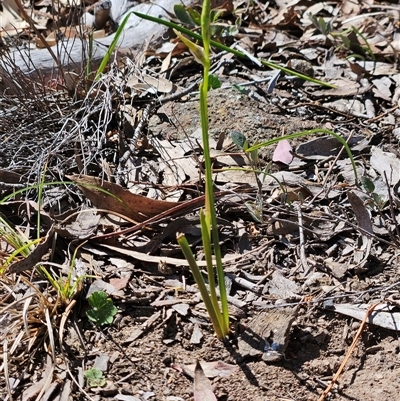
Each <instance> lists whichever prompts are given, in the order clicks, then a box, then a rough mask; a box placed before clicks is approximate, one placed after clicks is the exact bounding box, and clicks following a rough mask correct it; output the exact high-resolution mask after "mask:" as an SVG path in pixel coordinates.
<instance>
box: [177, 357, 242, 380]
mask: <svg viewBox="0 0 400 401" xmlns="http://www.w3.org/2000/svg"><path fill="white" fill-rule="evenodd" d="M201 366H202V369H203V371H204V374H205V375H206V377H208V378H210V379H211V378H214V377H217V376H219V377H228V376H230V375H231V374H233V373H235V372H236V371H237V370H238V367H237V366H236V365H230V364H229V363H225V362H222V361H216V362H201ZM172 367H173V368H174V369H175V370H177V371H178V372H182V373H184V374H185V375H186V376H189V377H192V378H194V377H195V368H196V365H195V364H192V365H178V364H173V365H172Z"/></svg>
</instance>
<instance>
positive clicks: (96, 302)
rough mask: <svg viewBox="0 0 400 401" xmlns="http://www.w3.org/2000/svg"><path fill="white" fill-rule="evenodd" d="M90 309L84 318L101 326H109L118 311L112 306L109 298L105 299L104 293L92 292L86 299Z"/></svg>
mask: <svg viewBox="0 0 400 401" xmlns="http://www.w3.org/2000/svg"><path fill="white" fill-rule="evenodd" d="M88 301H89V304H90V306H91V309H89V310H88V311H87V312H86V316H87V317H88V319H89V320H90V321H92V322H93V323H95V324H97V325H98V326H103V325H105V324H111V323H112V322H113V320H114V316H115V315H116V314H117V312H118V309H117V308H116V307H115V306H114V304H113V301H112V299H111V298H108V297H107V294H106V293H105V292H104V291H96V292H93V293H92V294H91V295H90V297H89V298H88Z"/></svg>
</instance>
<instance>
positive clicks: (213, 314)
mask: <svg viewBox="0 0 400 401" xmlns="http://www.w3.org/2000/svg"><path fill="white" fill-rule="evenodd" d="M176 239H177V241H178V244H179V246H180V247H181V249H182V253H183V255H184V256H185V258H186V260H187V261H188V263H189V266H190V270H191V271H192V274H193V277H194V279H195V281H196V283H197V286H198V287H199V291H200V294H201V297H202V299H203V302H204V304H205V306H206V309H207V312H208V314H209V316H210V318H211V321H212V323H213V327H214V330H215V334H216V335H217V337H218V339H222V338H224V336H225V335H224V332H223V330H222V327H221V323H220V321H221V319H219V318H218V313H219V308H218V309H214V307H213V304H212V301H211V298H210V295H209V293H208V290H207V287H206V283H205V282H204V278H203V276H202V274H201V271H200V268H199V266H198V265H197V262H196V259H195V258H194V256H193V253H192V250H191V249H190V245H189V243H188V241H187V239H186V237H185V235H184V234H180V233H178V234H177V237H176Z"/></svg>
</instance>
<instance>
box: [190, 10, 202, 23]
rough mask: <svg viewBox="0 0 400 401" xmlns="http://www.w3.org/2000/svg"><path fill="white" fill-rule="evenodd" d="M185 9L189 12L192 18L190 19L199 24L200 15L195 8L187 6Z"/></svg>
mask: <svg viewBox="0 0 400 401" xmlns="http://www.w3.org/2000/svg"><path fill="white" fill-rule="evenodd" d="M187 11H188V13H189V15H190V18H191V19H192V21H193V22H194V23H195V24H196V25H197V26H200V24H201V15H200V14H199V13H198V12H197V11H196V10H194V9H193V8H192V7H189V8H188V10H187Z"/></svg>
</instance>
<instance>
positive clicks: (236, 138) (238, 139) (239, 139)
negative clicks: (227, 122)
mask: <svg viewBox="0 0 400 401" xmlns="http://www.w3.org/2000/svg"><path fill="white" fill-rule="evenodd" d="M231 138H232V142H233V143H234V144H235V145H236V146H237V147H238V148H239V149H244V145H245V143H246V142H247V141H246V137H245V136H244V134H242V133H241V132H240V131H237V130H233V131H231Z"/></svg>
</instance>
